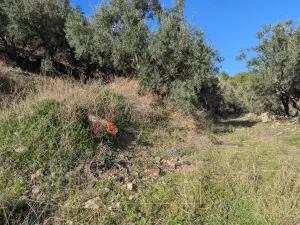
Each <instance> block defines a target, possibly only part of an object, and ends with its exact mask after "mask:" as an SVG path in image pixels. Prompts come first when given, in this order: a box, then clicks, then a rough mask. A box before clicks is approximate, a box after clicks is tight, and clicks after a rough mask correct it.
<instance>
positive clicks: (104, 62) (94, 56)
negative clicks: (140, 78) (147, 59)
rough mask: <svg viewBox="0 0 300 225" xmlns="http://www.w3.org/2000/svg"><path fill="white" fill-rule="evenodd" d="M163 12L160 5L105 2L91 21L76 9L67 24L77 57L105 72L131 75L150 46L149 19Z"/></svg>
mask: <svg viewBox="0 0 300 225" xmlns="http://www.w3.org/2000/svg"><path fill="white" fill-rule="evenodd" d="M159 9H160V5H159V2H158V1H156V0H152V1H148V0H147V1H136V0H127V1H123V0H112V1H109V2H107V3H104V2H102V3H101V5H100V6H99V7H98V9H97V11H96V12H95V13H94V15H93V16H92V18H91V19H88V18H86V17H84V16H83V15H82V13H81V12H80V10H77V11H76V12H75V13H74V14H73V15H72V16H71V17H70V18H68V20H67V23H66V33H67V38H68V40H69V42H70V45H71V46H72V47H74V48H75V51H76V54H77V57H78V58H80V59H87V58H88V60H89V61H90V63H92V64H97V65H99V66H100V67H101V68H102V70H106V71H114V72H117V73H121V74H123V75H130V74H131V73H133V72H137V71H138V70H139V68H140V63H141V60H142V53H143V52H144V50H145V48H146V47H147V38H148V26H147V21H146V20H147V18H148V19H149V18H152V17H153V16H154V12H155V11H157V10H159Z"/></svg>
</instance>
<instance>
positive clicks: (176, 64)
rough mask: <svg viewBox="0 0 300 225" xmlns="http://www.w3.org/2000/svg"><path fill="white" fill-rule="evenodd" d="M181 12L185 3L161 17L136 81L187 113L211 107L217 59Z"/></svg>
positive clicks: (150, 37) (214, 92)
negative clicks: (202, 107) (199, 106)
mask: <svg viewBox="0 0 300 225" xmlns="http://www.w3.org/2000/svg"><path fill="white" fill-rule="evenodd" d="M183 11H184V1H177V2H176V4H175V5H174V6H173V7H172V9H171V10H169V11H163V12H161V13H160V16H159V18H160V22H159V24H158V28H157V30H156V31H153V32H151V34H150V35H149V45H148V48H147V51H146V53H145V58H144V60H143V63H142V67H141V72H140V76H139V79H140V83H141V85H142V87H143V89H144V90H152V91H153V92H154V93H156V94H158V95H160V96H161V97H162V99H163V100H164V101H165V102H168V103H171V104H173V105H176V106H180V107H181V108H182V109H184V110H185V111H186V112H190V111H192V110H193V109H195V106H196V105H199V104H200V103H201V104H202V105H203V106H207V107H213V105H214V104H212V103H213V102H214V101H213V100H212V98H213V97H215V96H216V92H217V91H218V89H217V85H215V83H216V82H217V79H216V77H215V74H216V73H217V71H218V68H217V67H216V64H215V62H216V61H220V57H218V53H217V52H216V51H214V50H213V48H212V47H211V46H210V45H208V44H206V43H205V41H204V33H203V31H201V30H198V29H195V28H194V27H193V26H190V25H189V24H188V23H187V21H186V18H185V16H184V13H183ZM208 93H210V94H208ZM216 102H217V101H216Z"/></svg>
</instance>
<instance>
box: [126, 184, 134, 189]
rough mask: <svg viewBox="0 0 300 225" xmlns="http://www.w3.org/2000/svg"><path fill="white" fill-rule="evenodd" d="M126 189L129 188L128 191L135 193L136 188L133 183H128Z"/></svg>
mask: <svg viewBox="0 0 300 225" xmlns="http://www.w3.org/2000/svg"><path fill="white" fill-rule="evenodd" d="M126 188H127V190H129V191H133V188H134V186H133V183H128V184H127V185H126Z"/></svg>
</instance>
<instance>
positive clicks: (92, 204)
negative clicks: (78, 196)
mask: <svg viewBox="0 0 300 225" xmlns="http://www.w3.org/2000/svg"><path fill="white" fill-rule="evenodd" d="M101 206H102V200H101V199H100V198H99V197H96V198H93V199H90V200H88V201H87V202H86V203H84V208H85V209H92V210H95V211H97V210H99V209H100V207H101Z"/></svg>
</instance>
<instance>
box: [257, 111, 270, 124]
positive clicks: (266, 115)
mask: <svg viewBox="0 0 300 225" xmlns="http://www.w3.org/2000/svg"><path fill="white" fill-rule="evenodd" d="M260 119H261V122H263V123H268V122H272V118H271V116H270V114H269V113H263V114H261V116H260Z"/></svg>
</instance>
